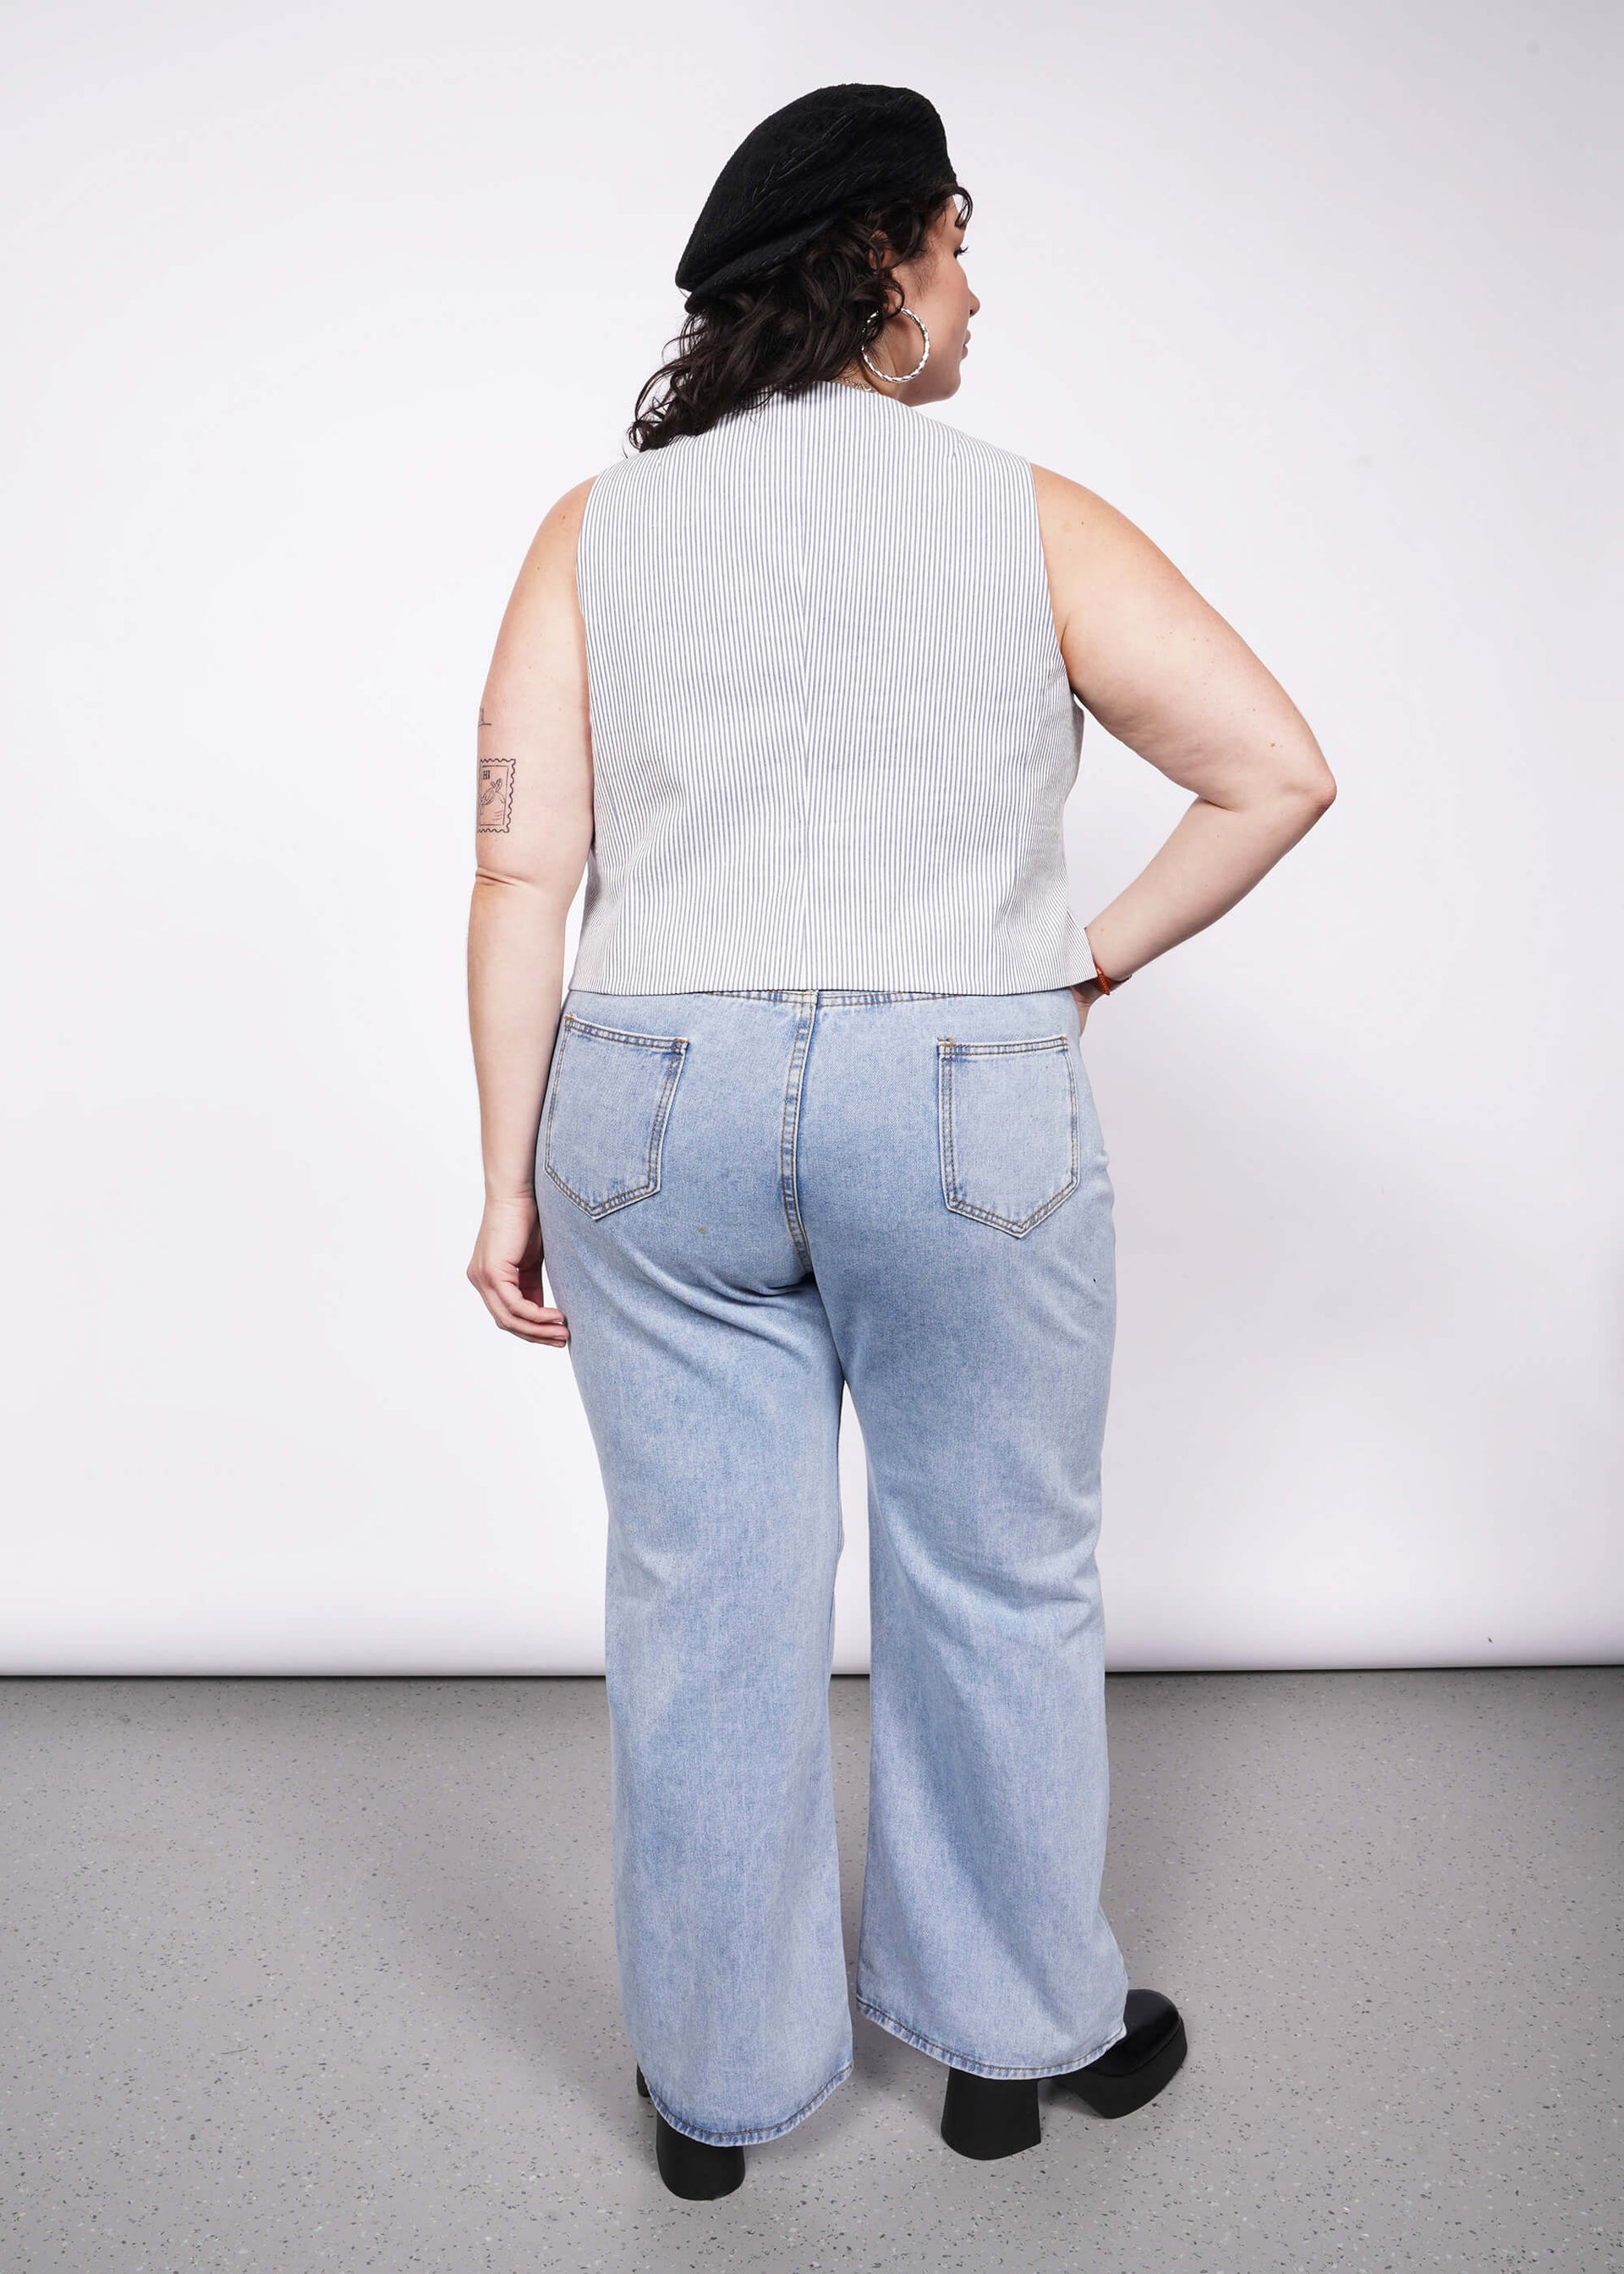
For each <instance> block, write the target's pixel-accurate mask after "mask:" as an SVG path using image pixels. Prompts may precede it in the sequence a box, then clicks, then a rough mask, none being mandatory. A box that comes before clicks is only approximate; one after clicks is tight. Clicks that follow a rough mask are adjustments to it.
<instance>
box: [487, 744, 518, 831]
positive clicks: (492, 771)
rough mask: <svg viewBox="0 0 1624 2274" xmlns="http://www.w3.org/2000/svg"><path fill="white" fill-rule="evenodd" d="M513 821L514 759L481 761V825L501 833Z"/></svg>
mask: <svg viewBox="0 0 1624 2274" xmlns="http://www.w3.org/2000/svg"><path fill="white" fill-rule="evenodd" d="M512 821H513V760H512V759H511V758H481V759H480V761H479V827H480V829H481V830H482V831H484V830H490V831H493V832H498V833H501V832H505V831H506V830H507V829H508V827H509V826H510V825H511V824H512Z"/></svg>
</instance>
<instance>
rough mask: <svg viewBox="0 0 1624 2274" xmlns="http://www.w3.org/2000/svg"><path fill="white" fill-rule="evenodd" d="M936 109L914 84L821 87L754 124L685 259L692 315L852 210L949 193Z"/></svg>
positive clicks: (680, 281)
mask: <svg viewBox="0 0 1624 2274" xmlns="http://www.w3.org/2000/svg"><path fill="white" fill-rule="evenodd" d="M953 185H954V177H953V164H952V161H951V158H950V157H949V156H948V154H947V138H946V135H945V134H944V132H943V127H942V121H941V118H940V117H939V116H938V115H937V112H936V105H935V104H934V103H931V102H927V101H926V100H925V97H924V96H923V95H922V94H914V90H913V88H912V87H864V86H861V85H850V86H843V87H814V89H813V90H812V92H811V94H802V95H797V97H796V98H795V100H794V102H786V104H785V106H784V108H783V109H782V110H775V111H774V112H773V113H772V115H771V117H770V118H763V121H762V123H761V124H760V125H759V126H756V127H753V128H752V129H751V130H750V132H749V133H748V134H747V135H746V136H745V138H744V139H743V141H742V142H741V144H740V145H739V147H738V148H737V149H736V150H735V151H734V152H733V156H732V157H731V158H730V159H729V160H728V161H727V163H726V165H725V166H724V167H723V169H722V170H721V172H720V173H719V174H718V176H717V177H716V184H715V186H714V187H713V189H712V190H711V194H710V196H709V197H708V198H707V199H706V200H705V204H704V210H703V213H702V214H701V215H700V216H699V219H698V220H697V221H696V222H695V224H694V233H693V235H692V236H691V237H689V238H688V244H687V245H686V246H685V247H684V249H683V253H682V258H681V260H680V261H679V262H678V263H677V275H676V282H677V287H678V290H680V291H683V292H686V293H688V296H689V297H688V302H687V305H688V309H689V310H690V311H691V310H692V309H693V308H694V306H695V301H696V300H697V299H699V298H700V297H703V294H705V293H706V292H714V291H716V290H718V289H719V288H720V287H721V286H723V285H725V284H733V283H737V282H740V281H741V279H742V278H744V277H746V276H754V275H756V274H757V273H758V272H759V271H760V270H762V269H763V268H768V267H771V265H772V263H773V262H774V261H775V260H783V259H784V257H785V255H786V253H790V252H799V251H800V249H801V246H802V245H806V244H808V243H809V242H810V241H811V239H812V238H813V237H816V235H817V233H818V231H819V230H822V229H826V228H827V227H828V225H829V223H830V222H832V221H835V220H838V217H839V216H840V215H841V214H843V213H845V212H846V211H847V210H848V209H849V208H850V207H853V206H854V205H861V204H865V203H867V202H868V201H869V200H881V199H884V198H887V197H893V196H900V195H905V194H906V193H907V192H912V191H920V190H933V189H943V190H946V189H951V188H952V187H953Z"/></svg>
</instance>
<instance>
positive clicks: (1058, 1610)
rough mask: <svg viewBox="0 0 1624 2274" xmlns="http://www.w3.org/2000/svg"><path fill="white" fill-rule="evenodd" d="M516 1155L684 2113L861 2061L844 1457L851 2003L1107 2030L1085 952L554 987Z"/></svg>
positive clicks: (696, 2132)
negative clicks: (602, 1569) (863, 979)
mask: <svg viewBox="0 0 1624 2274" xmlns="http://www.w3.org/2000/svg"><path fill="white" fill-rule="evenodd" d="M536 1191H537V1198H538V1205H539V1210H540V1216H541V1226H542V1236H543V1242H544V1246H545V1261H546V1269H547V1273H548V1276H549V1279H550V1281H551V1283H552V1287H553V1295H554V1298H555V1299H556V1300H557V1302H558V1304H559V1306H560V1308H561V1309H562V1310H563V1312H564V1314H565V1316H566V1318H567V1320H568V1323H569V1329H570V1345H569V1346H570V1351H571V1355H572V1359H573V1363H574V1367H575V1377H576V1381H577V1383H578V1385H579V1389H580V1393H581V1397H582V1399H583V1404H584V1406H585V1410H586V1414H587V1419H588V1421H589V1423H590V1427H591V1431H592V1436H593V1441H594V1443H595V1446H596V1449H597V1452H598V1460H599V1463H600V1465H601V1467H602V1472H603V1479H604V1487H605V1495H606V1497H607V1501H608V1508H609V1564H608V1607H607V1623H606V1649H607V1666H608V1694H609V1708H610V1715H611V1730H612V1788H613V1826H614V1889H615V1930H616V1940H617V1946H618V1949H619V1954H620V1979H621V1988H622V1996H623V2002H624V2008H625V2015H626V2022H627V2029H628V2036H629V2037H630V2040H631V2044H632V2047H633V2049H634V2051H635V2055H636V2058H637V2060H638V2062H639V2064H640V2065H641V2067H642V2068H643V2074H644V2076H645V2077H646V2078H647V2081H648V2083H649V2087H650V2093H651V2095H652V2097H653V2099H654V2102H655V2105H656V2106H657V2107H658V2109H659V2110H660V2112H662V2114H664V2115H665V2118H666V2120H667V2121H668V2122H670V2123H672V2124H673V2125H674V2126H676V2127H677V2128H678V2129H679V2130H680V2131H682V2132H686V2133H688V2134H691V2135H693V2136H694V2137H695V2138H697V2139H703V2140H711V2141H715V2142H724V2143H734V2142H737V2143H739V2144H749V2143H751V2142H758V2141H763V2140H771V2139H773V2138H776V2137H777V2136H778V2135H779V2134H781V2133H784V2132H787V2131H788V2130H789V2129H790V2128H791V2127H792V2126H793V2125H795V2124H797V2123H799V2122H800V2121H801V2119H802V2118H803V2117H804V2116H807V2115H808V2114H810V2112H811V2111H812V2110H813V2109H814V2108H816V2106H817V2105H818V2104H819V2102H820V2101H822V2100H823V2098H824V2097H826V2096H827V2095H828V2094H829V2093H830V2092H831V2091H832V2090H834V2088H835V2086H836V2085H838V2083H840V2082H841V2081H842V2080H843V2079H844V2078H845V2077H846V2075H847V2074H849V2073H850V2069H851V2064H852V2037H851V2019H850V2012H849V2008H848V2005H847V1999H846V1968H845V1954H844V1950H843V1947H842V1943H841V1933H840V1901H839V1887H838V1876H837V1868H836V1856H835V1828H834V1803H833V1795H832V1788H831V1770H830V1743H829V1719H828V1683H829V1675H830V1665H831V1639H832V1631H833V1592H834V1576H835V1564H836V1561H837V1558H838V1555H839V1552H840V1543H841V1532H840V1507H839V1488H838V1469H837V1447H838V1433H839V1424H840V1404H841V1388H842V1384H843V1382H849V1383H850V1385H851V1391H852V1398H853V1404H854V1406H855V1408H856V1412H857V1414H858V1418H859V1419H860V1421H861V1425H862V1433H863V1440H864V1443H865V1445H866V1448H867V1452H868V1502H869V1525H870V1577H871V1592H872V1616H873V1678H872V1685H871V1689H872V1724H873V1751H872V1758H871V1769H870V1807H869V1827H868V1862H867V1873H866V1879H865V1884H864V1890H863V1911H862V1931H861V1944H860V1948H859V1954H858V1968H857V1991H858V2003H859V2005H860V2006H861V2008H862V2010H863V2012H864V2013H865V2014H868V2016H869V2017H870V2018H871V2019H872V2020H873V2021H875V2022H878V2023H879V2024H880V2025H881V2027H882V2028H883V2029H889V2030H891V2031H892V2032H893V2033H894V2034H895V2035H897V2036H898V2037H903V2038H906V2040H907V2042H908V2043H909V2044H914V2045H917V2046H920V2047H921V2049H922V2050H923V2051H924V2052H928V2053H931V2054H934V2055H935V2056H936V2059H939V2060H943V2061H951V2062H952V2063H953V2064H954V2065H955V2066H956V2067H960V2068H966V2069H971V2070H974V2071H975V2072H977V2073H978V2074H981V2075H984V2076H1001V2077H1031V2076H1044V2075H1051V2074H1057V2073H1059V2072H1060V2071H1063V2070H1065V2069H1070V2068H1075V2067H1080V2066H1081V2065H1082V2064H1083V2063H1085V2062H1086V2061H1090V2060H1092V2059H1094V2058H1095V2057H1096V2056H1097V2055H1098V2054H1100V2053H1101V2052H1104V2051H1105V2049H1106V2048H1107V2047H1108V2046H1109V2045H1111V2044H1115V2043H1116V2039H1117V2038H1118V2037H1120V2036H1121V2035H1122V2034H1123V2004H1124V1997H1125V1995H1126V1991H1127V1977H1126V1972H1125V1969H1124V1964H1123V1961H1122V1956H1121V1954H1120V1952H1119V1951H1118V1949H1117V1946H1116V1940H1115V1939H1114V1937H1113V1935H1112V1933H1111V1930H1110V1928H1109V1925H1108V1924H1107V1923H1106V1920H1105V1917H1104V1915H1103V1913H1102V1911H1101V1907H1100V1884H1101V1870H1102V1866H1103V1862H1104V1853H1105V1836H1106V1817H1107V1803H1108V1773H1107V1759H1106V1733H1105V1712H1104V1636H1103V1628H1102V1620H1101V1600H1100V1584H1099V1577H1098V1572H1097V1569H1096V1566H1095V1561H1094V1550H1095V1542H1096V1537H1097V1533H1098V1530H1099V1524H1100V1456H1101V1438H1102V1434H1103V1431H1104V1425H1105V1412H1106V1402H1107V1394H1108V1389H1109V1374H1110V1363H1111V1353H1112V1346H1113V1342H1114V1338H1115V1327H1116V1281H1115V1235H1114V1228H1113V1223H1112V1192H1111V1185H1110V1180H1109V1175H1108V1173H1107V1156H1106V1154H1105V1150H1104V1147H1103V1144H1102V1141H1101V1133H1100V1126H1099V1122H1098V1118H1097V1116H1096V1114H1095V1111H1094V1097H1093V1093H1092V1090H1091V1088H1090V1085H1089V1081H1088V1075H1087V1072H1086V1067H1085V1065H1084V1063H1083V1056H1082V1051H1081V1048H1080V1045H1079V1035H1078V1031H1077V1011H1076V1006H1075V1004H1074V1003H1073V1001H1072V998H1071V994H1070V992H1069V990H1066V989H1064V988H1060V989H1057V990H1045V991H1042V992H1040V993H1035V994H1026V995H944V994H928V993H898V992H890V993H875V992H859V991H856V990H841V989H831V988H823V989H818V990H810V989H808V990H787V989H786V990H773V989H762V990H718V991H713V992H704V993H681V994H663V995H609V994H594V993H589V992H584V991H583V990H575V989H572V990H570V992H569V993H568V996H567V998H566V1000H565V1005H564V1010H563V1015H562V1017H561V1020H560V1028H559V1033H558V1039H557V1042H556V1043H555V1046H554V1050H553V1062H552V1065H551V1067H550V1068H549V1072H548V1077H547V1086H546V1094H545V1099H544V1102H543V1108H542V1119H541V1130H540V1135H539V1138H538V1147H537V1164H536Z"/></svg>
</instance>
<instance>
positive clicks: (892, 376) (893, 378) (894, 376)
mask: <svg viewBox="0 0 1624 2274" xmlns="http://www.w3.org/2000/svg"><path fill="white" fill-rule="evenodd" d="M897 313H898V315H899V316H911V317H913V320H914V322H915V323H916V324H919V335H920V337H921V340H923V342H924V343H925V352H924V353H923V355H921V358H920V359H919V361H918V362H917V363H916V364H915V365H914V368H913V370H912V371H882V370H881V369H880V367H879V365H877V364H873V363H868V349H867V348H859V349H858V350H857V352H858V354H859V355H860V356H861V358H862V359H863V361H864V362H865V363H868V368H869V370H870V371H871V372H872V373H874V375H875V377H876V379H883V380H884V381H885V382H886V384H887V386H888V387H900V386H901V385H902V384H903V382H904V381H905V380H910V379H917V378H918V377H919V375H920V373H921V371H923V369H924V368H925V365H927V364H928V363H929V361H930V335H929V332H928V331H927V330H926V329H925V327H924V325H923V324H922V323H921V322H920V319H919V318H918V317H917V316H915V315H914V311H913V309H912V308H909V307H906V306H904V307H901V308H898V311H897Z"/></svg>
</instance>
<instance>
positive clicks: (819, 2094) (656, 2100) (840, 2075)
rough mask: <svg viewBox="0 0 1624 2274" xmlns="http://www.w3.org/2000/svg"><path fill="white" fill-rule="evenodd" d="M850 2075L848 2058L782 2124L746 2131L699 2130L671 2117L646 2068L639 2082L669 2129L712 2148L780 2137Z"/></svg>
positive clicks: (758, 2144)
mask: <svg viewBox="0 0 1624 2274" xmlns="http://www.w3.org/2000/svg"><path fill="white" fill-rule="evenodd" d="M850 2074H852V2063H851V2062H850V2061H849V2060H848V2061H846V2063H845V2064H844V2065H843V2066H842V2067H839V2068H838V2069H837V2070H836V2071H835V2073H834V2074H833V2075H832V2076H831V2078H830V2080H829V2082H828V2083H827V2084H825V2085H822V2086H820V2087H819V2089H818V2090H817V2091H816V2092H815V2093H814V2094H813V2096H812V2097H811V2099H810V2100H808V2102H807V2103H806V2105H805V2106H804V2107H801V2108H798V2109H797V2110H796V2111H795V2112H794V2114H793V2116H787V2117H786V2118H785V2120H784V2121H783V2123H782V2124H763V2125H760V2126H758V2127H756V2129H755V2130H754V2131H749V2132H744V2131H732V2132H705V2131H702V2130H701V2129H700V2128H699V2127H697V2126H695V2125H694V2124H692V2123H690V2122H688V2120H687V2119H685V2118H683V2117H680V2116H674V2115H673V2113H672V2112H671V2110H670V2109H669V2108H667V2107H666V2105H665V2102H664V2101H663V2100H662V2099H661V2098H660V2097H659V2095H658V2092H656V2091H655V2090H654V2087H653V2086H652V2085H651V2084H649V2079H648V2073H647V2071H646V2070H645V2071H644V2073H643V2082H644V2083H645V2084H649V2098H650V2101H651V2102H652V2103H653V2105H654V2106H655V2107H656V2108H658V2111H659V2112H660V2114H661V2115H662V2116H663V2117H664V2118H665V2121H666V2123H667V2124H669V2125H670V2126H671V2127H672V2129H673V2132H680V2133H681V2134H682V2135H683V2136H684V2138H685V2139H688V2140H703V2141H704V2142H706V2143H707V2145H709V2146H710V2147H712V2148H759V2147H761V2146H762V2145H763V2143H764V2142H766V2141H769V2140H781V2139H782V2138H783V2137H784V2135H785V2134H786V2132H793V2130H794V2128H795V2127H796V2125H797V2124H801V2123H804V2122H805V2120H806V2119H807V2118H808V2116H810V2115H811V2114H812V2112H813V2111H814V2110H815V2109H817V2108H821V2107H822V2106H823V2103H824V2102H825V2101H826V2100H827V2099H828V2097H829V2096H830V2094H831V2092H833V2091H834V2090H836V2089H837V2088H838V2086H840V2085H843V2084H844V2083H845V2082H846V2078H847V2077H848V2076H850Z"/></svg>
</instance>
